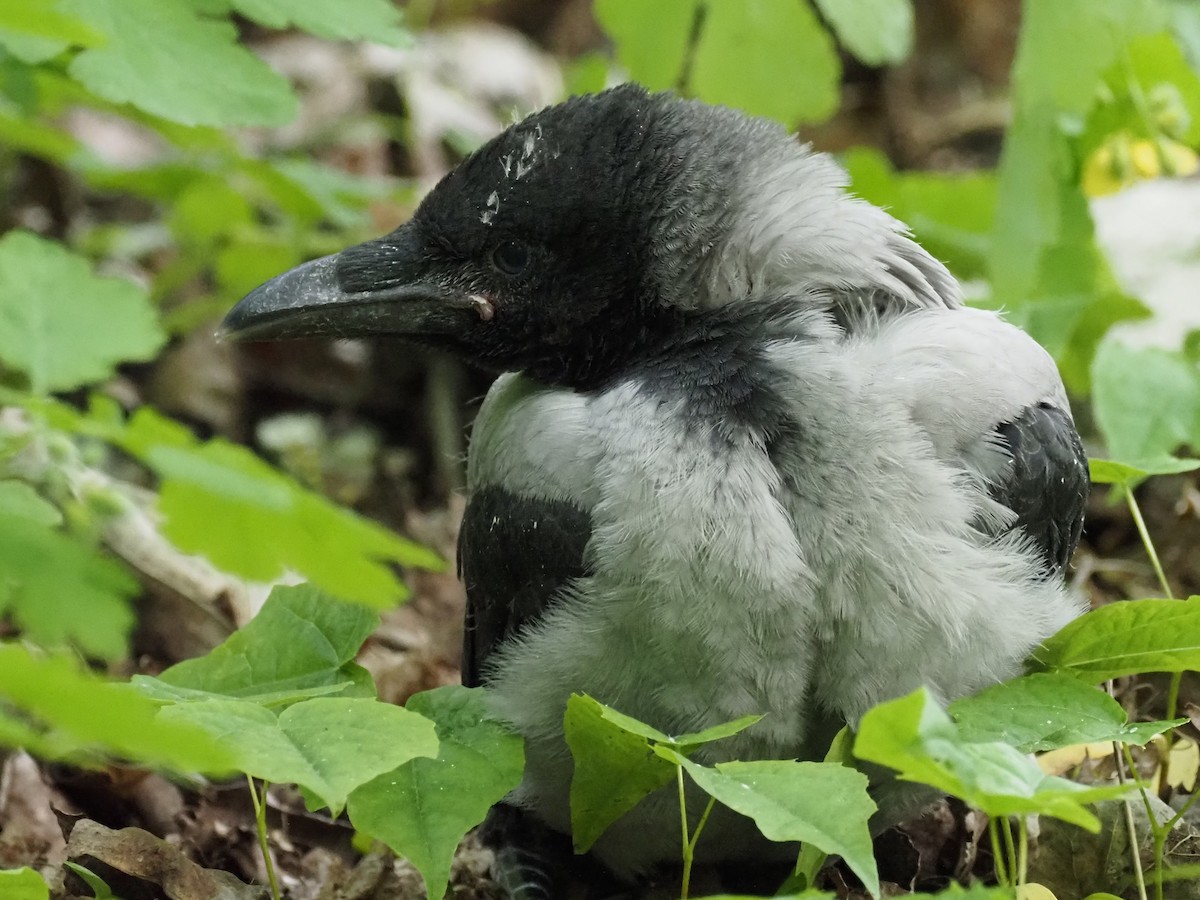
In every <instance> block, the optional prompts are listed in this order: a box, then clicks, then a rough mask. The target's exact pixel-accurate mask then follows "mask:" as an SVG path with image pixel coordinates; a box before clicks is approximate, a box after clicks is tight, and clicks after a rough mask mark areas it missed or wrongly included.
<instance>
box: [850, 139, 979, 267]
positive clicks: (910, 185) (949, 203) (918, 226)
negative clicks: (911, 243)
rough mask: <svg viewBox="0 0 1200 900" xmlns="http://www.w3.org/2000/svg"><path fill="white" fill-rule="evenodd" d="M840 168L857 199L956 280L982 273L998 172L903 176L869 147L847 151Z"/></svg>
mask: <svg viewBox="0 0 1200 900" xmlns="http://www.w3.org/2000/svg"><path fill="white" fill-rule="evenodd" d="M842 163H843V165H845V166H846V169H847V171H848V172H849V173H850V178H851V181H852V182H853V185H854V192H855V193H856V194H858V195H860V196H861V197H863V198H864V199H866V200H869V201H871V202H872V203H874V204H875V205H876V206H882V207H884V208H885V209H887V210H888V211H889V212H890V213H891V214H892V215H894V216H895V217H896V218H898V219H900V220H901V221H902V222H904V223H905V224H907V225H908V226H909V227H910V228H911V229H912V230H913V233H914V234H915V235H916V237H917V239H918V240H919V241H920V242H921V244H922V245H923V246H924V247H925V248H926V249H927V250H928V251H929V252H930V253H932V254H933V255H934V256H936V257H937V258H938V259H941V260H943V261H944V262H945V263H946V264H947V265H948V266H949V267H950V268H951V269H952V270H953V271H954V273H955V274H956V275H958V276H959V277H978V276H982V275H983V274H984V271H985V265H986V260H987V257H988V254H989V253H990V252H991V245H992V227H993V223H994V221H995V217H996V176H995V174H994V173H992V172H972V173H961V172H956V173H940V172H904V173H899V172H897V171H896V170H895V169H894V168H893V167H892V164H891V163H890V162H889V161H888V159H887V157H886V156H884V155H883V154H882V153H880V152H879V151H878V150H874V149H871V148H867V147H857V148H854V149H852V150H849V151H848V152H846V153H845V154H844V155H843V156H842Z"/></svg>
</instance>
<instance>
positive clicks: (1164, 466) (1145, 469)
mask: <svg viewBox="0 0 1200 900" xmlns="http://www.w3.org/2000/svg"><path fill="white" fill-rule="evenodd" d="M1196 469H1200V459H1177V458H1176V457H1174V456H1160V457H1157V458H1155V459H1142V460H1138V461H1137V462H1136V463H1128V462H1118V461H1117V460H1115V459H1089V460H1088V473H1089V474H1090V476H1091V479H1092V483H1093V484H1112V485H1116V486H1117V487H1127V488H1130V489H1132V488H1135V487H1137V486H1138V485H1139V484H1141V483H1142V482H1143V481H1145V480H1146V479H1147V478H1150V477H1151V476H1153V475H1178V474H1180V473H1182V472H1192V471H1194V470H1196Z"/></svg>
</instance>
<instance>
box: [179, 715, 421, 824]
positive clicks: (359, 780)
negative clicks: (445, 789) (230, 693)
mask: <svg viewBox="0 0 1200 900" xmlns="http://www.w3.org/2000/svg"><path fill="white" fill-rule="evenodd" d="M161 718H163V719H164V720H165V721H168V722H179V723H185V724H190V725H194V726H196V727H197V728H200V729H203V730H204V731H205V732H206V733H208V734H209V735H211V736H212V737H213V738H214V739H215V740H217V741H218V742H219V743H220V744H221V746H223V747H225V748H227V749H228V750H229V752H230V753H231V754H232V755H233V758H234V762H235V764H236V765H237V767H238V769H240V770H241V771H243V772H245V773H246V774H248V775H252V776H254V777H256V778H262V779H265V780H266V781H271V782H276V783H285V784H286V783H292V784H298V785H300V786H301V787H303V788H304V789H305V790H307V791H310V792H311V793H313V794H315V795H316V796H317V797H319V798H320V799H321V801H322V802H323V803H324V804H325V805H326V806H328V807H329V809H330V811H331V812H332V813H333V815H335V816H336V815H340V814H341V811H342V808H343V807H344V806H345V804H346V798H347V797H348V796H349V795H350V792H351V791H353V790H354V789H355V788H357V787H358V786H359V785H362V784H365V783H366V782H368V781H370V780H371V779H373V778H375V777H376V776H378V775H380V774H382V773H384V772H387V771H389V770H391V769H394V768H396V767H397V766H399V765H402V764H403V763H406V762H408V761H409V760H411V759H413V758H414V757H418V756H434V755H435V754H436V753H437V750H438V741H437V737H436V735H435V733H434V728H433V723H432V722H430V721H429V720H428V719H426V718H425V717H423V716H420V715H417V714H416V713H414V712H411V711H409V710H406V709H403V708H401V707H399V706H393V705H392V704H390V703H382V702H380V701H378V700H373V699H369V700H368V699H363V698H356V697H319V698H317V699H315V700H304V701H301V702H300V703H294V704H292V705H291V706H289V707H288V708H287V709H285V710H284V711H283V712H282V713H280V714H279V715H278V716H276V715H275V713H274V712H272V711H271V710H269V709H266V708H264V707H262V706H259V705H258V704H256V703H248V702H246V701H243V700H202V701H199V702H197V703H180V704H176V705H175V706H168V707H166V708H165V709H163V711H162V713H161Z"/></svg>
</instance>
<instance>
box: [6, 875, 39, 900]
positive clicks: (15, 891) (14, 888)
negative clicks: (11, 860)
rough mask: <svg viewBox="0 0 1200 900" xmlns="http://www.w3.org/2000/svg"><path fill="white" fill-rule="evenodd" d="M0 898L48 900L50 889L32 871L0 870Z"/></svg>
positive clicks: (9, 899) (10, 899) (8, 899)
mask: <svg viewBox="0 0 1200 900" xmlns="http://www.w3.org/2000/svg"><path fill="white" fill-rule="evenodd" d="M0 897H4V900H49V898H50V888H48V887H47V886H46V882H44V881H42V876H41V875H39V874H38V873H37V872H35V871H33V869H30V868H24V869H0Z"/></svg>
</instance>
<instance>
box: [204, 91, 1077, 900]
mask: <svg viewBox="0 0 1200 900" xmlns="http://www.w3.org/2000/svg"><path fill="white" fill-rule="evenodd" d="M225 327H226V330H227V331H228V332H229V333H231V334H233V335H234V336H236V337H239V338H241V339H280V338H289V337H315V336H323V337H335V338H336V337H393V338H400V339H402V340H404V341H409V342H415V343H417V344H420V345H423V346H425V347H430V348H435V349H440V350H443V351H446V352H449V353H452V354H456V355H457V356H459V357H460V358H462V359H465V360H467V361H469V362H470V363H473V364H475V365H477V366H480V367H483V368H484V369H487V370H490V371H492V372H494V373H497V378H496V380H495V381H494V383H493V385H492V387H491V389H490V390H489V391H488V393H487V395H486V397H485V399H484V401H483V403H482V406H481V408H480V410H479V412H478V415H477V417H476V419H475V422H474V426H473V431H472V435H471V441H470V450H469V455H468V462H467V469H468V472H467V481H468V495H469V496H468V502H467V505H466V510H465V513H464V516H463V521H462V525H461V530H460V539H459V567H460V574H461V577H462V578H463V581H464V583H465V586H466V594H467V612H466V625H465V637H464V651H463V679H464V682H465V683H466V684H468V685H470V686H482V687H484V688H485V689H486V691H487V694H488V697H489V704H490V709H491V710H492V712H493V713H494V714H495V715H496V716H497V718H499V719H500V720H502V721H504V722H506V723H508V724H509V725H510V726H511V727H512V728H513V729H514V730H515V731H516V732H518V733H519V734H521V735H522V736H523V737H524V739H525V745H526V760H527V762H526V771H525V776H524V780H523V781H522V783H521V785H520V787H518V788H517V789H516V790H515V791H514V792H513V794H512V795H511V796H510V797H509V798H507V799H506V801H505V803H504V804H503V805H502V806H501V807H498V808H497V810H496V814H497V816H499V818H500V820H501V821H506V820H507V821H515V822H518V825H516V826H513V827H514V828H515V829H516V830H518V831H519V830H521V829H522V828H526V829H527V830H528V829H532V830H533V831H539V830H540V832H544V833H546V834H549V835H551V836H552V837H553V836H562V835H568V834H569V833H570V828H571V820H570V810H569V799H568V798H569V788H570V781H571V775H572V759H571V756H570V753H569V752H568V748H567V745H566V743H565V741H564V736H563V715H564V710H565V707H566V704H567V700H568V698H569V697H570V696H571V695H572V694H573V693H585V694H588V695H590V696H592V697H594V698H596V699H597V700H599V701H601V702H602V703H605V704H608V705H610V706H612V707H614V708H616V709H617V710H619V711H621V712H623V713H626V714H628V715H631V716H634V717H635V718H637V719H640V720H642V721H644V722H646V723H648V724H650V725H653V726H654V727H656V728H658V729H660V730H662V731H665V732H666V733H668V734H680V733H686V732H695V731H699V730H701V729H704V728H706V727H709V726H712V725H716V724H719V723H724V722H727V721H730V720H733V719H737V718H739V717H742V716H746V715H750V714H756V715H762V716H763V718H762V719H761V720H760V721H759V722H757V723H756V724H755V725H753V726H752V727H750V728H747V729H746V730H745V731H743V732H741V733H740V734H738V735H736V736H734V737H731V738H728V739H726V740H722V741H719V742H716V743H714V744H711V745H708V746H706V747H704V748H701V749H700V750H699V751H697V755H696V759H697V761H699V762H702V763H704V764H713V763H716V762H720V761H723V760H728V759H796V758H799V759H821V758H822V754H823V752H824V750H825V748H826V747H827V746H828V741H829V739H830V735H831V734H832V733H833V732H834V731H836V730H837V729H838V728H840V727H841V726H842V725H845V724H849V725H850V726H851V727H853V726H854V725H855V724H856V723H857V722H858V721H859V719H860V718H861V717H862V716H863V714H864V713H866V712H867V711H868V710H869V709H870V708H871V707H872V706H874V705H876V704H878V703H880V702H883V701H886V700H889V699H892V698H895V697H897V696H900V695H903V694H905V693H907V692H909V691H911V690H913V689H915V688H918V687H920V686H922V685H924V686H926V687H928V689H929V690H930V691H931V693H932V694H933V696H934V697H935V698H937V699H938V700H940V701H943V702H946V701H950V700H953V699H955V698H957V697H961V696H964V695H968V694H971V693H973V692H976V691H978V690H980V689H982V688H984V687H986V686H988V685H991V684H994V683H996V682H999V681H1002V680H1004V679H1006V678H1009V677H1011V676H1014V675H1016V674H1018V673H1019V671H1020V668H1021V664H1022V661H1023V659H1024V658H1025V657H1026V655H1027V654H1028V653H1029V652H1030V650H1031V649H1032V648H1034V647H1035V646H1036V645H1037V644H1038V643H1039V642H1040V641H1042V640H1043V639H1045V638H1046V637H1048V636H1049V635H1051V634H1053V633H1054V632H1055V631H1057V630H1058V629H1059V628H1061V627H1062V626H1063V625H1065V624H1066V623H1067V622H1069V621H1070V620H1071V619H1072V618H1074V617H1075V616H1076V615H1078V614H1079V613H1080V612H1081V611H1082V609H1081V603H1080V600H1079V598H1078V597H1077V596H1076V595H1075V594H1074V593H1073V592H1072V591H1071V590H1070V589H1069V588H1068V587H1067V585H1066V584H1065V578H1064V574H1065V571H1066V568H1067V565H1068V563H1069V560H1070V558H1071V555H1072V553H1073V551H1074V549H1075V547H1076V544H1077V543H1078V541H1079V539H1080V535H1081V529H1082V523H1083V511H1084V504H1085V500H1086V497H1087V492H1088V475H1087V462H1086V458H1085V455H1084V451H1083V448H1082V445H1081V443H1080V439H1079V436H1078V433H1077V431H1076V428H1075V425H1074V423H1073V419H1072V414H1071V410H1070V406H1069V403H1068V399H1067V396H1066V392H1065V389H1064V387H1063V383H1062V381H1061V378H1060V376H1059V373H1058V370H1057V368H1056V365H1055V363H1054V361H1053V359H1052V358H1051V357H1050V356H1049V355H1048V354H1047V353H1046V352H1045V350H1043V349H1042V348H1041V347H1040V346H1039V345H1038V344H1037V343H1036V342H1035V341H1034V340H1033V339H1032V338H1030V337H1029V336H1028V335H1027V334H1026V333H1025V332H1023V331H1021V330H1020V329H1019V328H1017V327H1015V326H1014V325H1012V324H1009V323H1008V322H1006V321H1005V319H1004V318H1003V317H1002V316H1000V315H998V314H997V313H994V312H989V311H984V310H981V309H976V308H971V307H968V306H966V305H964V302H963V298H962V291H961V288H960V285H959V284H958V282H957V281H956V280H955V278H954V277H953V276H952V275H951V274H950V272H949V271H948V270H947V268H946V267H945V266H944V265H943V264H942V263H941V262H939V261H938V260H936V259H935V258H934V257H933V256H932V255H930V254H929V253H928V252H926V250H925V249H923V248H922V247H921V246H920V245H919V244H918V243H917V242H916V241H915V240H914V239H913V237H912V235H911V233H910V232H909V230H908V229H907V228H906V226H905V225H904V224H902V223H901V222H899V221H898V220H896V219H895V218H893V217H892V216H891V215H889V214H888V213H887V212H885V211H884V210H882V209H880V208H879V207H876V206H874V205H872V204H870V203H868V202H866V201H864V200H862V199H860V198H858V197H856V196H854V195H853V194H852V193H851V192H850V191H849V189H848V178H847V175H846V173H845V171H844V170H843V169H842V168H841V166H840V165H839V164H838V163H837V162H836V161H835V160H834V159H833V158H832V157H831V156H829V155H827V154H824V153H821V152H817V151H815V150H813V149H812V148H811V147H809V146H807V145H805V144H803V143H801V142H800V141H799V140H797V139H796V138H795V137H794V136H792V135H790V134H788V133H787V131H786V130H785V129H784V128H783V127H782V126H780V125H778V124H776V123H774V122H771V121H768V120H765V119H761V118H755V117H752V116H748V115H746V114H744V113H742V112H739V111H737V110H734V109H730V108H727V107H721V106H715V105H710V104H706V103H703V102H700V101H698V100H694V99H685V98H681V97H679V96H676V95H674V94H671V93H652V92H649V91H647V90H646V89H644V88H642V87H639V86H637V85H633V84H626V85H621V86H617V87H614V88H610V89H608V90H606V91H604V92H600V93H597V94H588V95H582V96H577V97H573V98H570V99H568V100H566V101H564V102H562V103H560V104H558V105H554V106H550V107H547V108H545V109H543V110H541V111H538V112H535V113H534V114H532V115H530V116H529V117H527V118H525V119H523V120H521V121H519V122H516V123H515V124H513V125H512V126H510V127H509V128H508V129H507V130H505V131H504V132H502V133H501V134H499V135H498V136H497V137H495V138H494V139H492V140H490V141H489V142H487V143H485V144H484V145H482V146H481V147H480V148H479V149H477V150H475V151H474V152H473V153H471V154H470V155H469V156H467V157H466V158H465V159H464V160H463V161H462V162H461V164H459V165H458V166H457V167H456V168H455V169H454V170H453V171H451V172H450V173H449V174H447V175H446V176H445V177H444V178H443V179H442V180H441V181H440V182H439V183H438V184H437V185H436V186H435V187H434V188H433V189H432V190H431V191H430V192H429V193H428V194H427V195H426V196H425V197H424V199H423V200H422V202H421V203H420V205H419V206H418V208H417V209H416V211H415V213H414V214H413V215H412V217H411V219H410V220H409V221H407V222H405V223H404V224H402V225H401V226H400V227H398V228H397V229H395V230H394V231H393V232H391V233H390V234H388V235H386V236H385V237H382V238H379V239H377V240H372V241H368V242H366V243H363V244H360V245H357V246H354V247H350V248H348V249H345V250H343V251H341V252H340V253H337V254H335V255H333V256H329V257H325V258H323V259H319V260H315V261H312V262H309V263H306V264H304V265H301V266H300V267H298V268H296V269H294V270H292V271H290V272H288V273H285V274H283V275H281V276H279V277H277V278H275V279H273V280H271V281H269V282H267V283H266V284H265V285H263V286H261V287H259V288H257V289H256V290H255V291H253V292H252V293H251V294H249V295H248V296H247V297H246V298H244V299H243V300H242V301H241V302H240V303H239V304H238V305H237V306H236V307H235V308H234V309H233V310H232V311H231V312H230V313H229V315H228V317H227V319H226V322H225ZM673 791H674V788H673V787H672V788H670V789H667V790H664V791H660V792H658V793H656V794H653V795H651V796H650V797H648V798H646V799H645V800H644V801H643V802H642V803H640V804H639V805H638V806H637V807H636V808H635V809H634V810H632V811H631V812H630V813H628V814H627V815H626V816H624V817H623V818H622V819H620V820H619V821H617V822H616V823H615V824H614V825H612V826H611V827H610V828H609V829H608V831H607V832H606V833H605V834H604V835H603V836H602V837H601V838H600V840H599V841H597V843H596V844H595V846H594V847H593V848H592V851H591V854H592V856H593V857H594V858H595V859H597V860H598V861H599V862H600V863H601V864H602V865H603V866H604V867H605V868H606V869H607V870H608V871H609V872H611V873H614V874H615V875H616V876H617V877H618V878H620V879H625V880H630V879H636V878H638V877H639V876H643V875H644V874H645V873H647V872H651V871H653V870H654V869H655V867H656V866H660V865H662V864H663V863H664V862H667V861H670V860H677V859H678V853H679V834H678V830H679V811H678V806H677V802H678V801H677V797H676V796H675V795H674V794H673V793H672V792H673ZM726 813H727V814H726V815H724V818H721V816H720V815H715V816H714V818H713V819H712V820H711V821H710V823H709V824H708V825H707V826H706V829H705V838H706V840H707V844H706V845H702V848H701V849H698V851H697V853H698V854H700V853H701V852H707V853H709V854H710V857H709V858H710V859H712V860H714V861H718V862H719V861H723V860H729V861H738V860H753V859H756V858H762V857H763V856H764V855H769V854H770V852H771V851H770V849H769V848H764V846H763V845H764V842H763V840H762V839H761V837H759V836H758V834H757V832H756V830H755V829H754V828H753V825H752V824H751V823H749V820H746V819H743V818H741V817H740V816H737V815H736V814H733V813H731V812H728V811H726ZM505 817H507V819H506V818H505ZM514 817H515V818H514ZM521 823H523V824H521ZM515 893H518V894H519V892H515ZM543 893H544V894H545V895H546V896H553V895H554V894H553V892H552V891H551V890H548V889H547V890H545V891H544V892H543ZM527 895H528V896H536V892H529V893H528V894H527Z"/></svg>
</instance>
